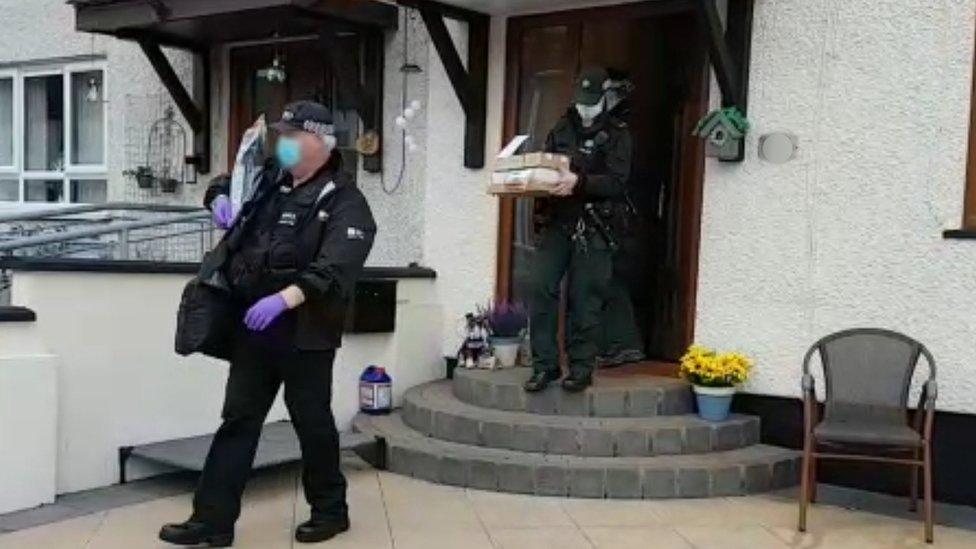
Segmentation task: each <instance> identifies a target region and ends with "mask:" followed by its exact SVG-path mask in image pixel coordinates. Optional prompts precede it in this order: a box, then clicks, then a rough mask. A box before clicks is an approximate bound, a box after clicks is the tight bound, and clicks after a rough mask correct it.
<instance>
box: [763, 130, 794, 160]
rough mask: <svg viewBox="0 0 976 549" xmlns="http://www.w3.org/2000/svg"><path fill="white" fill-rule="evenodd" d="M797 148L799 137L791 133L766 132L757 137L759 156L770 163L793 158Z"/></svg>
mask: <svg viewBox="0 0 976 549" xmlns="http://www.w3.org/2000/svg"><path fill="white" fill-rule="evenodd" d="M799 148H800V140H799V138H798V137H797V136H795V135H793V134H791V133H787V132H774V133H767V134H765V135H763V136H761V137H760V138H759V158H761V159H763V160H765V161H766V162H769V163H771V164H785V163H787V162H789V161H790V160H793V159H794V158H796V154H797V151H798V150H799Z"/></svg>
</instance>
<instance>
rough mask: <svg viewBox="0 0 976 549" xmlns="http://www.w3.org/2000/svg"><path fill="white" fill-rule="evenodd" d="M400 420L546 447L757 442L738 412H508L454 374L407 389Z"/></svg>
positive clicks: (724, 446) (482, 441) (435, 431)
mask: <svg viewBox="0 0 976 549" xmlns="http://www.w3.org/2000/svg"><path fill="white" fill-rule="evenodd" d="M403 421H404V423H406V424H407V425H408V426H410V427H411V428H413V429H414V430H416V431H419V432H421V433H422V434H425V435H428V436H431V437H434V438H437V439H440V440H446V441H450V442H458V443H461V444H470V445H475V446H487V447H490V448H502V449H508V450H519V451H523V452H536V453H547V454H566V455H583V456H605V457H613V456H653V455H667V454H703V453H708V452H717V451H723V450H734V449H736V448H743V447H745V446H751V445H753V444H757V443H758V442H759V419H758V418H756V417H749V416H733V417H732V418H730V419H729V420H728V421H724V422H721V423H711V422H708V421H704V420H702V419H699V418H698V416H696V415H682V416H657V417H615V418H596V417H572V416H544V415H538V414H527V413H525V412H508V411H503V410H491V409H487V408H478V407H476V406H473V405H471V404H468V403H466V402H462V401H460V400H458V399H457V397H455V396H454V393H453V391H452V384H451V382H450V381H435V382H433V383H428V384H426V385H420V386H417V387H413V388H411V389H410V390H408V391H407V393H406V395H405V396H404V405H403Z"/></svg>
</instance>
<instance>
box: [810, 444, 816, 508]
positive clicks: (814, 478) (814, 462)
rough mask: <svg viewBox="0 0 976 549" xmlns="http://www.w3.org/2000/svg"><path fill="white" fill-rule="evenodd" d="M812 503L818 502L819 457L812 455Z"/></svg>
mask: <svg viewBox="0 0 976 549" xmlns="http://www.w3.org/2000/svg"><path fill="white" fill-rule="evenodd" d="M810 503H817V458H816V457H814V456H813V455H811V456H810Z"/></svg>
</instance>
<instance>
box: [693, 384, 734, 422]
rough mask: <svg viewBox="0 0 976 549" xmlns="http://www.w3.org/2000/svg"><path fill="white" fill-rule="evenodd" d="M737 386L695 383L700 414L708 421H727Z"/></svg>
mask: <svg viewBox="0 0 976 549" xmlns="http://www.w3.org/2000/svg"><path fill="white" fill-rule="evenodd" d="M734 396H735V387H699V386H698V385H695V398H696V399H697V400H698V416H699V417H700V418H702V419H704V420H706V421H725V420H726V419H728V418H729V410H730V409H731V408H732V397H734Z"/></svg>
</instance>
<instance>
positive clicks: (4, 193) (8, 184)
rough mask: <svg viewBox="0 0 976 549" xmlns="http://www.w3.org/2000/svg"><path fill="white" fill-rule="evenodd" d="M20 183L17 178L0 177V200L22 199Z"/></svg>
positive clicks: (15, 200)
mask: <svg viewBox="0 0 976 549" xmlns="http://www.w3.org/2000/svg"><path fill="white" fill-rule="evenodd" d="M18 184H19V182H18V181H17V180H16V179H0V202H17V200H19V199H20V194H19V193H18V192H17V185H18Z"/></svg>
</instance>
